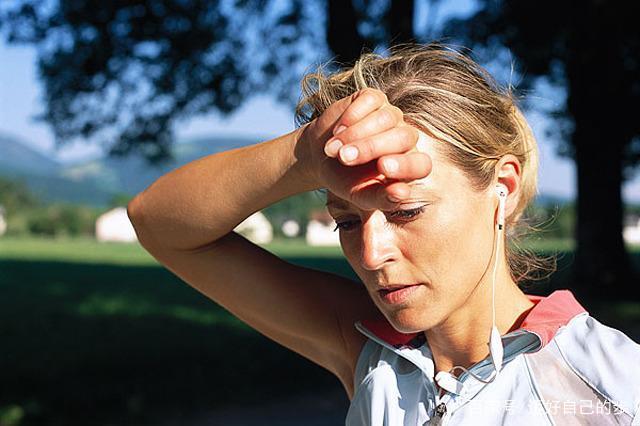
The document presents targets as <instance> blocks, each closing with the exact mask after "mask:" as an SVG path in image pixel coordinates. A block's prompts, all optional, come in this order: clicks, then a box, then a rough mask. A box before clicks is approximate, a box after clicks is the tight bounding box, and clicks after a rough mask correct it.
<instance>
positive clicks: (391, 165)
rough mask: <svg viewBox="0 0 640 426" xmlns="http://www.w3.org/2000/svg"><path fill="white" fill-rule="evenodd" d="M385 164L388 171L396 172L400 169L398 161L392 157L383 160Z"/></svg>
mask: <svg viewBox="0 0 640 426" xmlns="http://www.w3.org/2000/svg"><path fill="white" fill-rule="evenodd" d="M383 165H384V168H385V170H386V171H388V172H390V173H395V172H397V171H398V167H399V165H398V162H397V161H396V160H393V159H391V158H387V159H385V160H384V161H383Z"/></svg>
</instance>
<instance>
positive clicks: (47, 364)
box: [0, 239, 640, 426]
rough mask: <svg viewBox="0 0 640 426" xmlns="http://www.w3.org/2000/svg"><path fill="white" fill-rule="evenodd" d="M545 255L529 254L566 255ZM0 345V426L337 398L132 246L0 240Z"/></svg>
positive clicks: (286, 251) (298, 252) (321, 376)
mask: <svg viewBox="0 0 640 426" xmlns="http://www.w3.org/2000/svg"><path fill="white" fill-rule="evenodd" d="M539 244H540V243H539ZM545 244H546V245H545V246H542V245H539V246H537V247H535V248H536V249H543V250H550V249H554V250H570V249H571V244H570V242H556V243H555V245H554V244H553V243H545ZM266 248H267V249H268V250H270V251H272V252H274V253H275V254H277V255H279V256H281V257H283V258H285V259H286V260H288V261H290V262H292V263H296V264H299V265H302V266H307V267H312V268H316V269H321V270H326V271H331V272H334V273H336V274H340V275H344V276H347V277H350V278H352V279H357V277H356V276H355V274H354V273H353V271H352V270H351V268H350V266H349V265H348V263H347V262H346V261H345V259H344V258H343V256H342V253H341V250H340V249H339V248H310V247H307V246H305V245H303V244H302V243H301V242H300V241H287V242H279V243H274V244H270V245H268V246H266ZM567 253H569V252H567ZM636 254H637V252H636ZM570 258H571V257H570V256H566V257H565V258H564V259H565V260H564V261H562V260H561V263H560V268H561V271H560V272H559V273H558V274H557V275H556V276H555V277H556V278H555V279H560V278H557V277H562V276H563V275H562V274H563V271H566V266H567V265H566V262H567V261H568V260H570ZM563 262H565V263H564V264H563ZM563 268H564V269H563ZM554 285H557V282H556V284H554ZM559 287H561V286H559ZM607 312H608V313H609V317H607V318H610V319H611V321H610V322H613V323H612V324H611V325H614V326H617V327H619V325H618V324H623V323H624V324H632V325H633V324H636V325H637V324H640V304H638V303H633V302H627V303H621V304H617V305H615V306H613V307H611V306H609V310H608V311H604V310H603V311H602V314H603V315H606V314H607ZM616 321H617V322H616ZM0 342H1V345H2V346H1V350H0V383H2V385H1V386H0V426H8V425H12V426H15V425H41V424H42V425H44V424H46V425H81V424H82V425H91V424H100V425H103V424H109V425H124V424H127V425H129V424H154V422H155V421H157V419H158V418H160V417H163V416H165V415H169V414H171V415H172V416H174V417H175V416H178V417H179V416H180V415H183V414H184V415H185V416H186V415H188V414H189V413H191V412H193V411H194V410H198V409H202V408H204V407H208V408H211V407H215V406H221V405H224V404H225V403H229V402H232V401H233V402H237V401H243V403H245V402H246V403H247V404H249V403H251V402H252V401H258V400H265V399H276V398H278V397H279V396H283V395H286V394H290V393H291V392H296V391H298V390H300V391H304V390H309V389H314V388H323V387H324V388H335V387H336V386H340V385H339V383H338V381H337V379H335V378H334V377H333V376H332V375H330V374H329V373H328V372H326V371H324V370H323V369H321V368H319V367H317V366H315V365H313V364H312V363H310V362H308V361H307V360H305V359H303V358H302V357H300V356H298V355H296V354H294V353H292V352H290V351H288V350H286V349H284V348H282V347H280V346H279V345H277V344H275V343H273V342H271V341H269V340H268V339H266V338H265V337H263V336H262V335H260V334H258V333H256V332H254V331H253V330H251V329H249V328H248V327H247V326H246V325H245V324H244V323H242V322H241V321H239V320H237V319H235V318H234V317H232V316H231V315H230V314H229V313H228V312H226V311H225V310H224V309H222V308H220V307H219V306H217V305H216V304H215V303H213V302H212V301H210V300H209V299H207V298H205V297H204V296H202V295H201V294H200V293H198V292H196V291H195V290H193V289H192V288H190V287H189V286H187V285H186V284H184V283H183V282H181V281H180V280H179V279H178V278H176V277H175V276H174V275H172V274H171V273H170V272H168V271H167V270H165V269H164V268H162V267H161V266H159V265H158V264H157V263H156V261H155V260H154V259H153V258H152V257H151V256H150V255H148V254H147V253H146V252H145V251H144V250H143V249H142V248H140V247H139V246H138V245H135V244H99V243H96V242H95V241H93V240H38V239H2V240H0ZM345 398H346V396H345Z"/></svg>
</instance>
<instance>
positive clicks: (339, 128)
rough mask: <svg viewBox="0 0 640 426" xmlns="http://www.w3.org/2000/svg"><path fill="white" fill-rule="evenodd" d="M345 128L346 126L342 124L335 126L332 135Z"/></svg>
mask: <svg viewBox="0 0 640 426" xmlns="http://www.w3.org/2000/svg"><path fill="white" fill-rule="evenodd" d="M346 128H347V126H344V125H342V124H341V125H339V126H338V127H336V130H334V131H333V135H334V136H335V135H337V134H338V133H340V132H342V131H343V130H345V129H346Z"/></svg>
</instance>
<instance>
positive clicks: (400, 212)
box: [333, 205, 427, 232]
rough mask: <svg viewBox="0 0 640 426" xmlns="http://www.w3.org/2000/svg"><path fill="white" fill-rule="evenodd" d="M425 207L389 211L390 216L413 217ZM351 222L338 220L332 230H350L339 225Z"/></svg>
mask: <svg viewBox="0 0 640 426" xmlns="http://www.w3.org/2000/svg"><path fill="white" fill-rule="evenodd" d="M426 207H427V206H426V205H424V206H420V207H417V208H415V209H407V210H396V211H395V212H393V213H391V216H392V217H396V216H403V215H406V216H404V217H403V219H413V218H414V217H416V216H418V215H419V214H421V213H423V212H424V209H425V208H426ZM351 222H354V221H353V220H347V221H344V222H339V223H338V222H336V227H335V228H334V230H333V231H334V232H335V231H337V230H338V229H342V230H343V231H350V230H351V228H343V227H341V225H344V224H345V223H351Z"/></svg>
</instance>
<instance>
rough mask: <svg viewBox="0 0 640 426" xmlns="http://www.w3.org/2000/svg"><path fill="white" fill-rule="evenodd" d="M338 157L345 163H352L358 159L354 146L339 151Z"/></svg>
mask: <svg viewBox="0 0 640 426" xmlns="http://www.w3.org/2000/svg"><path fill="white" fill-rule="evenodd" d="M340 157H342V161H344V162H345V163H348V162H349V161H353V160H355V159H356V158H357V157H358V149H357V148H356V147H355V146H347V147H344V148H342V149H341V150H340Z"/></svg>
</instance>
